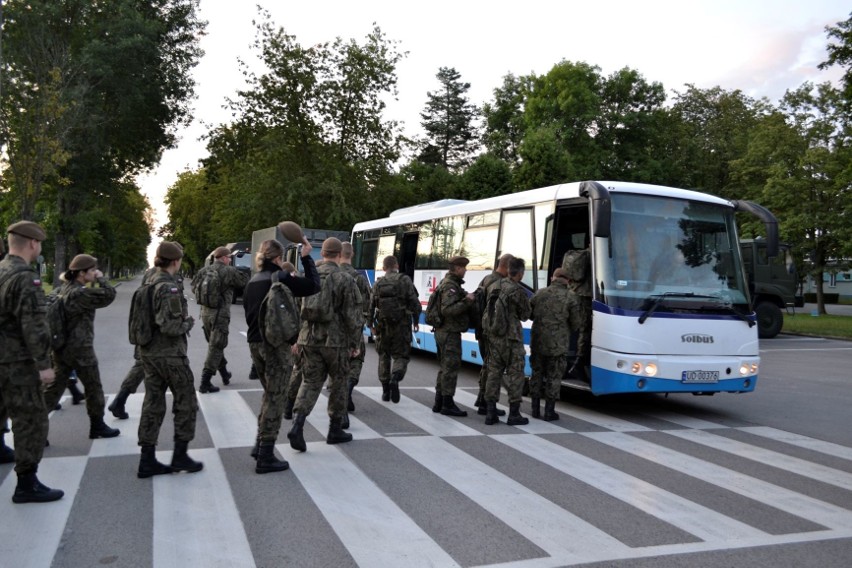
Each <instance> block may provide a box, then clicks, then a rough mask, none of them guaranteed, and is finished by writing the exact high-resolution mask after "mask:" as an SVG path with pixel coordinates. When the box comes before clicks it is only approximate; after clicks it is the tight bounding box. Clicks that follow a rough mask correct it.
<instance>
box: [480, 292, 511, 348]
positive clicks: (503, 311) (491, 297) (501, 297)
mask: <svg viewBox="0 0 852 568" xmlns="http://www.w3.org/2000/svg"><path fill="white" fill-rule="evenodd" d="M482 329H483V330H484V331H485V333H486V334H487V335H488V336H489V337H504V336H506V335H507V334H508V333H509V303H508V301H507V298H506V294H505V293H504V292H503V286H501V285H500V284H497V285H496V286H494V287H493V288H491V291H490V292H489V293H488V298H486V300H485V313H483V315H482Z"/></svg>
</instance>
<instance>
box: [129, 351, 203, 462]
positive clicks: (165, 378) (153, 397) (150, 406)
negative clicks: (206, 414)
mask: <svg viewBox="0 0 852 568" xmlns="http://www.w3.org/2000/svg"><path fill="white" fill-rule="evenodd" d="M142 365H143V366H144V368H145V400H144V401H143V402H142V414H141V416H140V417H139V445H140V446H156V445H157V439H158V438H159V436H160V427H161V426H162V425H163V418H165V416H166V389H168V390H170V391H172V395H173V400H172V414H174V420H175V438H174V439H175V441H177V442H190V441H192V439H193V438H195V417H196V415H197V414H198V399H197V398H196V397H195V385H194V384H193V381H194V379H193V376H192V369H190V368H189V359H187V358H186V357H143V358H142Z"/></svg>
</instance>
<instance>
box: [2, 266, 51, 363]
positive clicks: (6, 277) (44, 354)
mask: <svg viewBox="0 0 852 568" xmlns="http://www.w3.org/2000/svg"><path fill="white" fill-rule="evenodd" d="M13 273H14V274H13ZM46 314H47V307H46V303H45V297H44V290H43V289H42V287H41V278H39V276H38V274H37V273H36V271H35V270H33V269H32V267H31V266H30V265H29V264H27V262H26V261H25V260H24V259H23V258H21V257H19V256H15V255H11V254H10V255H8V256H7V257H6V258H4V259H3V260H2V261H0V364H5V363H18V362H33V363H34V364H35V366H36V368H37V369H38V370H40V371H42V370H45V369H49V368H50V329H49V328H48V325H47V317H46Z"/></svg>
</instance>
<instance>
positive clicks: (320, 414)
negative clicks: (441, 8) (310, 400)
mask: <svg viewBox="0 0 852 568" xmlns="http://www.w3.org/2000/svg"><path fill="white" fill-rule="evenodd" d="M307 422H308V424H310V425H311V426H313V427H314V428H316V429H317V430H318V431H319V432H320V433H324V432H328V427H329V424H330V423H331V418H329V416H328V396H327V395H326V394H325V393H324V392H323V393H320V396H319V398H318V399H317V403H316V404H315V405H314V408H313V410H312V411H311V413H310V414H309V415H308V418H307ZM347 432H349V433H350V434H352V436H353V437H354V438H357V439H359V440H374V439H376V438H381V437H382V435H381V434H379V433H378V432H376V431H375V430H373V429H372V428H370V427H369V426H367V424H366V423H365V422H364V421H362V420H359V419H358V417H357V416H355V414H354V413H350V414H349V429H348V430H347ZM252 443H254V442H252Z"/></svg>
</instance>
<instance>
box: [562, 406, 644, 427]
mask: <svg viewBox="0 0 852 568" xmlns="http://www.w3.org/2000/svg"><path fill="white" fill-rule="evenodd" d="M558 412H559V413H562V414H565V415H566V416H572V417H574V418H577V419H579V420H582V421H583V422H588V423H590V424H594V425H595V426H600V427H601V428H605V429H606V430H611V431H613V432H651V431H652V429H651V428H648V427H647V426H642V425H641V424H636V423H634V422H629V421H627V420H622V419H621V418H616V417H615V416H609V415H607V414H604V413H602V412H597V411H594V410H589V409H587V408H582V407H579V406H569V407H562V408H559V409H558Z"/></svg>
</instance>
